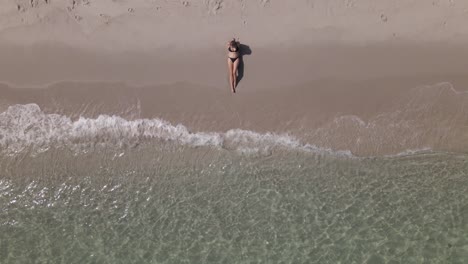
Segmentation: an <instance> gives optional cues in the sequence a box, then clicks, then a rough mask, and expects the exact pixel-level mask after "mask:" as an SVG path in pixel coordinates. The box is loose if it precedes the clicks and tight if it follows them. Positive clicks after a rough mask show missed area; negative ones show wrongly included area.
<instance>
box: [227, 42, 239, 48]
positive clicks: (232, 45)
mask: <svg viewBox="0 0 468 264" xmlns="http://www.w3.org/2000/svg"><path fill="white" fill-rule="evenodd" d="M229 46H231V47H236V48H237V49H238V48H239V45H238V44H237V41H235V40H231V42H229Z"/></svg>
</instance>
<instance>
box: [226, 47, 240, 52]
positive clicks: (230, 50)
mask: <svg viewBox="0 0 468 264" xmlns="http://www.w3.org/2000/svg"><path fill="white" fill-rule="evenodd" d="M228 51H229V52H238V51H239V48H236V49H235V50H232V49H231V47H228Z"/></svg>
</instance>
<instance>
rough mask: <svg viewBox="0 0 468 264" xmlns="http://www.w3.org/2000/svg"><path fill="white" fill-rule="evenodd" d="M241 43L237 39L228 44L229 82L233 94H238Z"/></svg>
mask: <svg viewBox="0 0 468 264" xmlns="http://www.w3.org/2000/svg"><path fill="white" fill-rule="evenodd" d="M239 46H240V43H239V42H238V41H236V39H232V40H231V41H229V42H228V43H227V49H228V70H229V81H230V84H231V90H232V92H233V93H235V92H236V86H237V68H239V62H240V49H239Z"/></svg>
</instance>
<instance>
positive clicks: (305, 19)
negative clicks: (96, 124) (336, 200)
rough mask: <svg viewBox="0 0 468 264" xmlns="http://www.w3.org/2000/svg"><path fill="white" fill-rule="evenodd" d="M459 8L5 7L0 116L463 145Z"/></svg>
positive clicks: (402, 145) (380, 3)
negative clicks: (237, 61)
mask: <svg viewBox="0 0 468 264" xmlns="http://www.w3.org/2000/svg"><path fill="white" fill-rule="evenodd" d="M467 12H468V2H464V1H456V0H433V1H421V0H395V1H384V0H291V1H281V0H252V1H246V0H232V1H227V0H224V1H223V0H198V1H194V0H192V1H190V0H188V1H176V0H171V1H169V0H132V1H129V0H128V1H126V0H99V1H98V0H66V1H65V0H63V1H59V0H4V1H1V2H0V61H1V63H0V82H1V83H2V88H1V89H0V108H1V110H2V111H7V109H8V107H9V106H11V105H13V104H28V103H33V104H37V105H38V106H39V107H40V108H41V109H42V110H43V111H44V112H45V113H46V114H51V113H60V114H64V115H67V116H70V117H72V118H75V119H76V118H79V117H80V116H84V117H86V118H96V117H97V116H99V115H101V114H115V115H120V116H123V117H125V118H129V119H132V120H134V119H138V118H163V119H165V120H168V121H170V122H172V123H174V124H177V123H182V124H184V125H185V126H187V127H188V129H190V130H193V131H227V130H230V129H246V130H249V131H258V132H262V133H268V132H274V133H291V134H293V135H294V136H297V137H299V138H301V139H302V140H304V141H305V142H308V143H311V144H316V145H319V146H320V147H326V148H332V149H335V150H351V151H352V152H353V153H357V154H361V155H376V154H395V153H399V152H404V151H406V150H412V149H426V148H429V149H437V150H444V151H446V150H449V151H451V150H456V151H465V150H466V144H459V142H462V141H463V142H466V137H467V135H468V133H467V132H466V127H467V126H468V120H467V118H466V116H467V115H466V113H465V111H466V110H465V108H466V107H465V106H466V104H467V99H466V95H465V91H466V90H467V88H468V86H467V83H468V80H467V78H466V77H465V76H466V69H468V56H467V54H468V48H467V46H466V43H468V34H466V32H468V31H467V27H466V25H468V16H467ZM232 37H237V38H239V40H240V42H241V43H242V45H243V46H242V47H241V52H242V54H243V59H242V64H241V68H240V70H239V77H238V78H239V87H238V89H237V90H238V93H237V94H236V95H233V94H231V93H230V88H229V84H228V78H227V66H226V50H225V44H226V41H228V40H230V39H231V38H232ZM442 95H443V96H442Z"/></svg>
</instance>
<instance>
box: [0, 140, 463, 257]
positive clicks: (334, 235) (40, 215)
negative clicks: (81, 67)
mask: <svg viewBox="0 0 468 264" xmlns="http://www.w3.org/2000/svg"><path fill="white" fill-rule="evenodd" d="M0 168H1V170H0V263H467V262H468V175H467V173H468V156H466V155H463V154H450V153H435V152H426V153H418V154H409V155H406V156H405V155H401V156H394V157H378V158H377V157H376V158H355V157H346V156H340V155H332V154H328V153H325V154H320V153H308V152H304V151H295V150H291V149H281V148H279V149H275V150H272V151H269V152H260V153H247V154H246V153H241V152H238V151H233V150H230V149H226V148H213V147H210V146H185V145H181V144H178V143H176V142H172V141H161V140H160V141H158V140H157V141H154V140H148V141H142V142H140V144H137V145H132V146H125V147H122V146H112V147H108V146H104V145H99V144H97V145H94V146H92V147H89V148H87V150H86V151H81V152H76V151H74V150H71V149H70V148H67V147H60V148H53V147H49V148H47V149H44V150H42V151H33V149H32V148H25V149H22V150H21V151H20V152H17V153H6V152H4V153H2V155H1V156H0Z"/></svg>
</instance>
